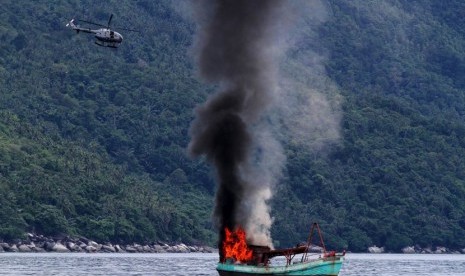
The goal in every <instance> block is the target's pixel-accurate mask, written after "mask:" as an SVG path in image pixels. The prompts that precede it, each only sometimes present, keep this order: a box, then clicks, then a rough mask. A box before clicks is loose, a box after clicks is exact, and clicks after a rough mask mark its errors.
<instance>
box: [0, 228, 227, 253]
mask: <svg viewBox="0 0 465 276" xmlns="http://www.w3.org/2000/svg"><path fill="white" fill-rule="evenodd" d="M27 237H28V238H27V239H26V240H22V241H15V242H1V241H0V253H2V252H24V253H29V252H38V253H40V252H57V253H67V252H81V253H215V252H218V249H215V248H212V247H209V246H191V245H185V244H183V243H179V244H173V245H169V244H167V243H164V242H154V243H152V244H143V245H142V244H137V243H133V244H126V245H120V244H111V243H104V244H99V243H97V242H95V241H93V240H90V239H87V238H83V237H81V238H72V237H64V238H50V237H44V236H42V235H35V234H30V233H29V234H28V236H27Z"/></svg>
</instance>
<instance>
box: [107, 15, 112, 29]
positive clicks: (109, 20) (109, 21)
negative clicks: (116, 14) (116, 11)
mask: <svg viewBox="0 0 465 276" xmlns="http://www.w3.org/2000/svg"><path fill="white" fill-rule="evenodd" d="M112 19H113V14H111V15H110V19H108V26H107V27H108V28H110V23H111V20H112Z"/></svg>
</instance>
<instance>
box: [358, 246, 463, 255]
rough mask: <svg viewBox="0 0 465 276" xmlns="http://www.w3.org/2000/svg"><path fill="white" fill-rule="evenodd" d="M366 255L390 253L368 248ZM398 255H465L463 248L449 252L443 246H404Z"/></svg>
mask: <svg viewBox="0 0 465 276" xmlns="http://www.w3.org/2000/svg"><path fill="white" fill-rule="evenodd" d="M367 252H368V253H373V254H380V253H392V252H385V250H384V247H377V246H370V247H368V250H367ZM400 253H404V254H465V248H463V249H461V250H451V249H449V248H447V247H444V246H436V247H435V248H434V249H433V248H431V247H427V248H421V247H420V246H406V247H404V248H402V250H401V252H400Z"/></svg>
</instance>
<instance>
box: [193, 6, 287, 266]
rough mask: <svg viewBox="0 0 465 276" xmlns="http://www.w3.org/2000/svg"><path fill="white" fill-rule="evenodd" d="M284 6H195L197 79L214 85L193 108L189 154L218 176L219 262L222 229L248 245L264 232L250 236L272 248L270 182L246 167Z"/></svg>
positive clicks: (268, 92)
mask: <svg viewBox="0 0 465 276" xmlns="http://www.w3.org/2000/svg"><path fill="white" fill-rule="evenodd" d="M283 2H284V1H279V0H260V1H253V0H252V1H251V0H219V1H200V2H198V4H197V6H196V16H197V22H198V27H199V28H198V31H197V35H196V50H197V58H198V60H197V62H198V66H199V73H200V75H201V76H202V77H203V78H204V79H206V80H207V81H210V82H212V83H215V84H217V85H218V86H219V91H218V92H217V93H216V94H215V95H213V96H211V97H210V98H209V99H208V100H207V102H206V103H205V104H203V105H202V106H200V107H198V108H197V109H196V118H195V120H194V122H193V123H192V126H191V129H190V135H191V142H190V144H189V151H190V153H191V154H192V155H194V156H199V155H206V157H207V159H208V161H209V162H210V163H212V164H213V165H214V167H215V169H216V173H217V178H218V179H217V181H218V188H217V192H216V206H215V210H214V216H215V218H216V223H217V227H218V228H219V231H220V237H219V249H220V259H222V256H221V253H222V241H223V238H224V228H225V227H227V228H229V229H231V230H233V229H235V228H236V227H238V226H241V227H244V228H245V229H246V231H247V238H248V240H249V241H250V242H253V243H263V241H261V240H260V238H259V237H260V234H263V233H254V232H260V231H261V232H264V235H265V236H267V237H266V239H268V240H267V241H265V243H271V239H269V226H270V225H271V218H270V215H269V210H268V207H267V203H266V201H267V200H268V199H269V198H270V197H271V192H270V187H269V185H270V183H266V182H268V181H267V180H266V177H265V178H263V179H260V177H256V176H257V175H258V173H257V170H256V169H255V168H256V164H255V163H254V162H256V161H252V160H255V159H254V158H253V155H254V151H256V149H257V147H259V146H257V144H258V142H257V141H256V136H257V135H256V134H254V131H255V130H254V129H256V128H255V124H256V123H257V122H258V121H259V120H260V119H261V118H260V115H262V113H263V112H264V110H266V108H267V107H268V106H269V104H270V103H271V100H272V94H273V90H274V89H275V87H274V86H275V82H276V80H275V72H276V70H277V69H276V68H275V67H276V66H275V65H274V58H273V52H274V50H275V49H273V47H272V45H273V43H274V41H273V40H274V39H275V36H273V32H274V27H275V26H276V22H277V18H278V17H279V14H280V9H281V8H280V7H281V6H282V3H283ZM264 179H265V180H264ZM257 210H263V211H264V212H265V213H264V214H263V215H255V217H259V218H260V219H263V220H265V221H266V222H263V223H262V222H260V223H262V224H263V225H259V226H258V227H252V226H250V225H251V224H253V223H257V219H255V218H254V216H252V215H251V214H252V213H254V212H255V213H256V212H257ZM250 229H252V230H250Z"/></svg>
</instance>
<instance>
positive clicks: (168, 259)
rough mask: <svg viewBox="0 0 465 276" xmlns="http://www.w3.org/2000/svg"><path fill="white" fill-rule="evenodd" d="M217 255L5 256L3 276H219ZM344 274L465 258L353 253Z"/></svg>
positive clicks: (445, 269)
mask: <svg viewBox="0 0 465 276" xmlns="http://www.w3.org/2000/svg"><path fill="white" fill-rule="evenodd" d="M217 260H218V255H217V254H200V253H199V254H106V253H98V254H87V253H0V275H47V276H48V275H60V276H62V275H63V276H64V275H157V276H159V275H171V276H176V275H194V276H195V275H218V273H217V272H216V270H215V265H216V262H217ZM339 275H340V276H369V275H377V276H398V275H406V276H410V275H411V276H413V275H415V276H419V275H423V276H433V275H434V276H439V275H440V276H445V275H452V276H465V255H404V254H379V255H378V254H376V255H375V254H350V253H349V254H347V255H346V261H345V263H344V265H343V268H342V270H341V273H340V274H339Z"/></svg>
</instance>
